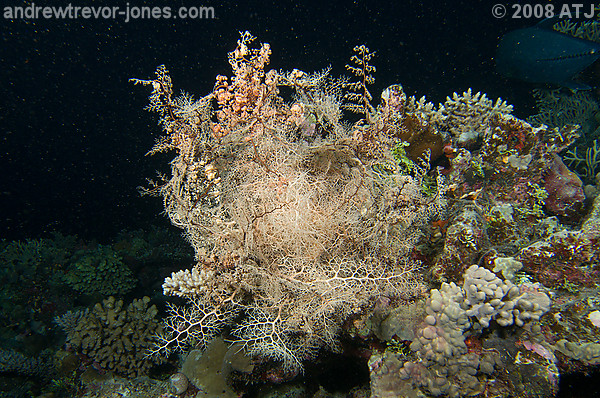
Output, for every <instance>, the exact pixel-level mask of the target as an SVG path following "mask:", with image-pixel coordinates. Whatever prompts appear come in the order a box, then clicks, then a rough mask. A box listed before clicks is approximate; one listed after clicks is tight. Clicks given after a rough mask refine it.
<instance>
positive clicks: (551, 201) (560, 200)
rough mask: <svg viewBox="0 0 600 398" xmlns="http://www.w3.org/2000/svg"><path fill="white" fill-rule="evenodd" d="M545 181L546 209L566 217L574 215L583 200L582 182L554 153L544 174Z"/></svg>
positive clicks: (581, 205)
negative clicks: (546, 193)
mask: <svg viewBox="0 0 600 398" xmlns="http://www.w3.org/2000/svg"><path fill="white" fill-rule="evenodd" d="M545 182H546V185H545V189H546V192H548V198H547V199H546V209H547V210H549V211H551V212H553V213H554V214H558V215H560V216H566V217H572V216H575V215H576V214H578V213H579V212H580V211H581V209H582V208H583V203H584V201H585V194H584V191H583V182H582V181H581V179H580V178H579V177H578V176H577V174H575V173H574V172H572V171H571V170H569V169H568V168H567V166H565V164H564V163H563V161H562V159H561V158H560V157H559V156H558V155H556V154H554V158H553V162H552V163H551V165H550V168H549V169H548V171H547V173H546V175H545Z"/></svg>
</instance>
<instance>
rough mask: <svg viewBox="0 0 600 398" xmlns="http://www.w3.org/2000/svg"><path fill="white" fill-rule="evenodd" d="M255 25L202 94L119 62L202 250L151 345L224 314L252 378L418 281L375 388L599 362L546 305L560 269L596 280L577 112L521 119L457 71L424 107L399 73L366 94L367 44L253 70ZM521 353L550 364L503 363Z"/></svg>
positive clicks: (402, 305)
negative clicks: (139, 96) (333, 65)
mask: <svg viewBox="0 0 600 398" xmlns="http://www.w3.org/2000/svg"><path fill="white" fill-rule="evenodd" d="M253 39H254V38H253V37H252V36H251V35H250V34H249V33H247V32H246V33H243V34H242V35H241V38H240V40H239V41H238V44H237V47H236V49H235V50H234V51H232V52H231V53H229V63H230V65H231V67H232V71H233V75H232V77H231V78H227V77H224V76H217V78H216V83H215V87H214V90H213V92H211V93H210V94H208V95H207V96H205V97H202V98H200V99H197V100H195V99H193V98H192V96H191V95H189V94H186V93H184V94H182V95H180V96H179V97H174V95H173V87H172V82H171V78H170V77H169V74H168V71H167V69H166V68H165V67H164V66H160V67H159V68H158V70H157V72H156V78H155V79H152V80H137V79H133V81H134V83H140V84H144V85H148V86H150V87H151V88H152V93H151V96H150V105H149V109H150V110H152V111H154V112H157V113H158V114H159V116H160V124H161V125H162V127H163V129H164V131H165V136H164V137H163V138H161V139H160V140H159V141H157V143H156V145H155V146H154V148H153V149H152V151H151V153H157V152H163V151H168V150H174V151H175V152H176V157H175V159H174V160H173V161H172V162H171V176H169V177H165V178H164V179H163V180H162V181H159V182H156V183H154V184H153V185H152V186H151V187H150V188H149V189H148V190H147V193H150V194H156V195H160V196H162V198H163V201H164V206H165V211H166V214H167V215H168V216H169V218H170V220H171V222H172V223H173V224H174V225H176V226H178V227H180V228H182V229H183V230H184V232H185V237H186V238H187V240H188V241H189V243H190V244H191V245H192V246H193V248H194V250H195V254H196V260H197V263H196V265H194V266H193V267H192V268H191V269H188V270H182V271H180V272H175V273H173V274H172V275H171V276H170V277H169V278H167V279H166V280H165V282H164V284H163V291H164V293H165V294H166V295H171V296H179V297H183V298H184V299H185V300H186V301H187V306H184V307H178V306H174V305H173V306H171V307H170V316H169V317H168V319H167V321H166V324H165V328H164V333H163V334H161V335H160V337H159V341H158V344H157V345H156V347H155V348H154V352H155V353H156V354H161V353H164V352H171V351H173V350H180V351H186V350H189V349H192V348H205V347H207V346H208V344H209V342H210V341H211V340H213V339H214V338H215V337H217V336H219V335H221V334H222V333H226V334H227V338H229V339H231V340H234V341H236V342H237V343H236V344H237V345H238V347H243V349H244V351H245V353H246V355H247V356H249V357H252V358H253V359H254V361H255V364H257V365H259V366H255V367H253V369H254V370H253V372H255V374H254V376H255V377H257V378H258V377H261V372H263V374H262V376H265V374H267V373H269V372H273V370H272V369H273V367H275V368H277V367H279V369H280V373H278V374H279V376H278V380H280V381H283V380H289V379H291V378H293V377H294V376H296V375H297V374H299V373H300V372H302V371H303V369H304V367H305V366H306V365H307V364H308V363H309V361H310V360H311V359H314V358H315V357H316V356H317V355H318V354H319V352H321V349H323V348H325V349H327V350H330V351H334V352H340V351H341V350H342V349H343V345H342V344H341V337H342V336H348V335H352V334H353V333H354V332H353V330H352V327H350V326H348V325H354V327H358V326H357V325H363V326H364V325H367V326H364V327H366V328H367V330H362V331H361V332H360V333H359V335H361V336H363V338H365V339H366V340H365V341H372V339H373V338H374V336H376V335H377V336H381V335H385V333H383V332H381V330H382V328H384V326H383V325H385V324H386V321H385V319H388V318H389V319H393V316H392V315H393V314H398V313H402V311H405V310H406V308H408V306H407V304H408V303H409V302H411V301H417V302H420V303H422V302H423V301H424V300H420V299H422V298H423V297H424V296H425V297H426V305H420V306H418V308H420V309H419V310H418V311H417V314H416V315H414V316H412V318H409V319H411V322H412V325H411V327H408V328H407V330H408V331H407V332H406V333H405V334H404V335H403V337H402V338H401V340H404V341H406V342H407V346H408V344H409V345H410V349H407V350H391V349H388V350H385V351H382V350H377V349H373V351H372V355H371V359H370V360H369V364H370V372H371V393H372V396H374V397H396V396H418V394H421V395H422V394H429V395H433V396H466V395H469V396H472V395H477V394H483V393H485V394H488V395H487V396H511V394H517V395H519V396H540V394H541V395H542V396H543V395H544V394H550V395H552V394H553V393H555V392H556V390H557V383H556V377H554V376H556V375H557V374H558V372H559V371H567V369H568V366H566V364H570V363H572V362H573V361H576V362H578V363H580V364H582V366H590V365H594V364H597V363H598V362H600V354H599V355H597V354H598V353H599V350H600V348H599V346H598V344H595V343H593V342H591V341H589V340H585V341H583V340H581V341H579V340H578V341H571V340H573V339H574V335H572V334H571V335H569V336H568V337H566V334H564V333H563V334H561V333H559V332H556V330H558V329H557V328H550V324H551V323H550V322H549V321H548V320H547V319H548V317H549V316H553V317H558V316H560V311H559V310H558V309H556V308H555V306H554V304H553V301H554V300H557V299H558V298H559V297H563V296H565V295H567V292H565V291H564V290H563V289H562V287H563V286H564V283H574V284H577V285H579V284H584V285H586V286H594V283H597V282H598V254H599V252H600V249H599V248H598V246H599V245H598V238H599V235H600V233H599V232H598V228H597V226H598V223H599V222H598V213H599V211H600V210H599V208H600V199H596V201H595V203H594V205H593V207H594V209H593V211H592V213H591V215H590V216H588V217H587V218H586V219H585V223H584V225H583V227H582V228H581V229H574V228H577V225H579V224H580V223H581V219H582V215H583V212H582V211H580V210H582V209H583V208H584V207H583V206H584V199H585V197H584V196H583V191H582V187H581V181H579V182H578V181H577V179H576V178H575V177H573V175H572V174H569V173H570V172H569V170H568V169H567V168H566V166H565V165H564V164H563V163H562V161H561V160H560V157H559V156H558V154H559V153H560V152H561V151H563V150H564V149H565V148H567V147H568V146H569V145H570V144H571V143H572V142H573V141H574V140H575V138H576V137H577V134H578V133H577V127H573V126H566V127H564V128H560V129H559V128H554V129H550V128H547V127H545V126H541V127H534V126H532V125H530V124H528V123H526V122H524V121H522V120H519V119H518V118H516V117H514V116H512V115H511V112H512V107H511V106H509V105H507V104H506V103H505V102H503V101H501V100H497V101H496V102H493V101H491V100H489V99H488V98H487V97H486V96H485V95H482V94H480V93H476V94H473V93H472V91H471V90H469V91H467V92H465V93H463V94H462V95H458V94H456V93H454V95H453V97H452V98H450V97H449V98H447V100H446V102H445V103H444V104H440V105H439V106H438V107H436V106H434V105H433V104H431V103H428V102H426V100H425V98H424V97H423V98H421V99H416V98H415V97H407V96H406V94H405V93H404V91H403V89H402V86H400V85H394V86H390V87H389V88H388V89H386V90H385V91H384V92H383V93H382V95H381V103H380V104H379V105H378V106H377V107H374V106H372V105H371V101H372V96H371V94H370V92H369V90H368V85H369V84H371V83H372V82H373V81H374V79H373V77H372V74H373V72H374V71H375V68H374V67H373V66H372V65H371V58H372V53H370V52H369V50H368V49H367V48H366V47H364V46H359V47H356V48H355V55H354V56H353V57H352V59H351V61H352V64H351V65H348V66H347V69H348V70H349V71H350V72H351V73H352V74H353V75H355V76H356V77H357V78H358V81H356V82H353V81H350V80H348V79H334V78H332V77H331V76H329V72H330V71H329V70H328V69H327V70H324V71H322V72H317V73H312V74H307V73H305V72H302V71H299V70H297V69H294V70H292V71H291V72H278V71H275V70H270V71H267V70H266V67H267V65H268V64H269V58H270V55H271V49H270V46H269V45H268V44H262V45H261V46H260V47H258V48H253V47H252V46H251V43H252V41H253ZM281 87H288V88H290V89H291V91H293V95H292V96H291V98H286V99H284V98H283V97H282V96H281V94H280V88H281ZM344 92H346V94H345V95H344ZM344 110H350V111H355V112H357V113H359V114H361V116H362V118H361V120H360V121H359V122H357V123H355V124H353V125H351V124H349V123H348V122H346V121H344V120H343V115H344ZM434 160H435V162H436V164H439V165H441V166H443V167H441V166H440V167H437V168H434V167H431V164H432V163H433V162H434ZM560 184H563V186H561V185H560ZM565 186H567V187H568V188H569V190H566V189H565ZM575 206H579V207H578V209H579V211H573V210H574V209H575ZM434 221H435V222H434ZM563 223H568V225H567V224H563ZM594 226H595V227H594ZM582 253H583V254H582ZM542 264H543V267H545V268H546V269H542V268H541V267H540V265H542ZM550 275H551V276H552V277H550ZM540 282H542V283H543V285H542V284H541V283H540ZM440 283H441V286H440ZM430 287H433V288H432V289H431V291H430V292H429V293H427V292H428V291H429V288H430ZM435 287H437V288H435ZM589 294H592V295H595V296H594V297H597V296H598V292H597V291H596V290H594V291H592V292H591V293H589ZM566 297H567V298H565V300H569V298H568V297H570V296H566ZM599 301H600V300H598V301H596V303H597V302H599ZM594 305H596V306H597V304H594ZM594 305H590V311H589V312H592V310H593V308H592V307H594ZM596 310H597V308H596ZM366 319H368V320H369V321H368V322H366V321H365V322H362V320H366ZM404 319H406V318H404ZM350 321H352V322H350ZM363 326H361V327H363ZM386 327H391V326H389V325H388V326H386ZM396 328H397V327H396ZM378 330H379V331H378ZM507 330H509V331H510V332H506V331H507ZM354 334H355V333H354ZM507 334H508V335H509V337H506V336H507ZM387 335H388V337H389V338H398V336H396V337H392V336H391V335H390V334H389V333H388V334H387ZM365 336H370V337H368V338H367V337H365ZM565 338H570V339H571V340H565V341H568V343H564V342H563V343H561V341H562V340H561V339H565ZM369 339H370V340H369ZM411 340H412V343H411V342H410V341H411ZM520 342H527V343H526V344H525V343H520ZM357 344H358V343H357ZM589 344H592V346H589ZM594 344H595V345H594ZM584 346H585V347H587V348H586V349H587V351H586V352H591V353H592V354H590V355H588V356H582V355H580V353H579V351H578V350H579V348H581V347H584ZM527 347H529V348H527ZM531 347H537V349H536V351H535V352H545V353H546V354H545V355H544V357H542V356H539V355H537V356H536V354H535V353H534V352H532V351H530V349H531ZM544 350H545V351H544ZM548 353H552V355H550V354H548ZM524 358H527V359H526V360H524ZM548 358H552V360H551V362H552V364H551V365H552V367H550V365H548V363H547V362H546V361H547V360H548ZM531 367H533V368H535V372H538V373H537V374H545V375H546V376H547V377H532V378H519V377H518V376H517V375H519V374H526V373H527V372H532V371H533V370H531V369H530V368H531ZM507 369H508V370H510V369H512V370H514V372H513V373H511V372H510V371H508V370H507ZM542 369H544V370H543V371H542ZM544 372H545V373H544ZM553 372H554V373H553ZM271 374H272V373H271ZM552 375H554V376H552ZM265 378H266V377H265Z"/></svg>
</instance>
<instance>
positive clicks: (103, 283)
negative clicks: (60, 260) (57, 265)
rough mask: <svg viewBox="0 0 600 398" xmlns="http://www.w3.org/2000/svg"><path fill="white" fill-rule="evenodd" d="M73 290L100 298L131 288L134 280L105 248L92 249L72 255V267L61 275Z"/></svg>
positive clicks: (109, 249)
mask: <svg viewBox="0 0 600 398" xmlns="http://www.w3.org/2000/svg"><path fill="white" fill-rule="evenodd" d="M65 280H66V282H67V284H68V285H69V286H71V287H72V288H73V289H75V290H77V291H79V292H82V293H86V294H94V293H100V294H101V295H103V296H110V295H113V294H116V295H120V294H125V293H127V292H129V291H130V290H131V289H133V288H134V287H135V283H136V280H135V278H133V274H132V272H131V270H130V269H129V268H128V267H127V265H125V264H124V263H123V260H122V259H121V257H120V256H119V255H118V254H117V253H116V252H115V251H114V250H113V249H112V248H111V247H108V246H102V245H99V246H98V247H97V248H96V249H95V250H93V251H90V250H82V251H79V252H77V253H75V254H74V259H73V265H72V266H71V269H70V270H69V271H68V272H67V273H66V274H65Z"/></svg>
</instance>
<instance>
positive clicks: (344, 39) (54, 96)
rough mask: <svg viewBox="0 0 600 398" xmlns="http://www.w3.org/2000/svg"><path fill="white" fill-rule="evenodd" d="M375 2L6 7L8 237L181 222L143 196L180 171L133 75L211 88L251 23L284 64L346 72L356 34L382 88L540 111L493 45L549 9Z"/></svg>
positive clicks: (3, 173) (198, 89)
mask: <svg viewBox="0 0 600 398" xmlns="http://www.w3.org/2000/svg"><path fill="white" fill-rule="evenodd" d="M366 3H367V2H364V3H363V2H360V3H353V2H350V1H348V2H341V1H340V2H331V1H312V2H297V3H295V4H294V3H289V4H286V3H283V2H280V1H271V2H269V1H266V2H260V3H255V4H249V3H245V2H240V4H238V5H233V4H227V3H223V2H221V1H212V2H211V1H210V0H208V1H207V0H186V1H184V2H169V3H165V4H169V5H170V6H172V7H173V9H175V8H176V7H177V6H179V5H184V6H188V7H190V6H207V7H214V10H215V16H216V18H215V19H203V20H164V19H163V20H132V21H130V22H128V23H125V22H124V21H123V18H117V19H116V20H112V19H110V20H104V19H100V20H93V19H81V18H80V19H77V20H44V19H37V20H7V19H2V20H1V21H0V37H1V40H0V130H1V131H0V137H1V138H0V225H1V228H0V233H1V237H2V238H7V239H11V240H12V239H23V238H38V237H45V236H47V234H48V233H49V232H50V231H53V230H58V231H61V232H63V233H65V234H77V235H79V236H80V237H82V238H87V239H89V238H95V239H99V240H100V241H102V240H106V239H108V238H110V237H112V236H114V235H115V234H116V233H117V232H118V231H120V230H122V229H136V228H140V227H147V226H148V225H149V224H156V225H165V224H166V223H168V222H167V221H166V220H165V219H164V217H163V216H161V215H160V212H161V210H162V208H161V203H160V200H158V199H152V198H141V197H140V196H139V194H138V193H137V190H136V187H137V186H139V185H143V184H144V183H145V178H147V177H154V176H155V175H156V170H161V171H167V161H168V159H170V157H168V156H166V157H165V156H162V157H161V156H158V157H153V158H150V157H145V156H144V154H145V153H146V152H147V151H148V150H149V149H150V148H151V146H152V144H153V142H154V140H155V139H156V138H157V137H158V136H159V135H160V131H159V128H158V126H157V125H156V118H155V116H154V115H152V114H149V113H147V112H145V111H144V110H143V107H144V106H145V105H146V104H147V94H148V90H147V88H142V87H139V86H137V87H134V86H133V85H131V84H130V83H128V81H127V80H128V79H129V78H131V77H138V78H150V77H152V76H153V72H154V70H155V68H156V66H157V65H160V64H166V65H167V68H168V69H169V70H170V71H171V75H172V78H173V82H174V85H175V89H176V91H177V92H179V90H182V89H185V90H186V91H188V92H191V93H193V94H195V95H196V96H200V95H205V94H207V93H209V92H210V91H211V89H212V87H213V84H214V78H215V76H216V75H217V74H226V75H230V74H231V71H230V68H229V65H228V63H227V52H228V51H231V50H232V49H234V48H235V45H236V40H237V39H238V37H239V34H238V31H244V30H250V31H251V32H252V34H253V35H254V36H257V37H258V40H259V41H263V42H269V43H270V44H271V46H272V50H273V56H272V62H271V67H273V68H276V69H286V70H291V69H293V68H299V69H302V70H305V71H313V70H320V69H323V68H325V67H327V66H328V65H331V66H332V67H333V72H332V73H333V75H334V76H335V75H341V74H344V73H345V70H344V64H346V63H347V62H348V59H349V57H350V56H351V55H352V48H353V47H354V46H355V45H357V44H362V43H364V44H366V45H367V46H368V47H369V48H370V49H371V50H372V51H376V52H377V57H376V58H375V59H374V61H373V63H374V65H376V67H377V73H376V75H375V78H376V82H375V86H374V87H373V89H372V90H371V91H372V93H373V94H374V95H375V96H376V98H378V96H379V94H378V93H380V92H381V90H382V89H384V88H385V87H387V86H388V85H391V84H393V83H401V84H402V85H403V86H404V88H405V91H406V92H407V93H408V94H409V95H413V94H416V95H417V96H419V97H420V96H422V95H426V96H427V98H428V99H429V100H431V101H433V102H434V103H438V102H440V101H443V100H444V98H445V96H446V95H449V94H451V93H452V92H453V91H457V92H462V91H464V90H466V89H468V88H469V87H472V88H473V90H474V91H482V92H485V93H487V94H488V96H489V97H491V98H496V97H498V96H500V97H502V98H503V99H506V100H508V102H510V103H512V104H514V105H515V106H516V109H515V113H516V114H517V115H518V116H526V115H528V114H530V113H531V107H532V102H533V101H532V98H531V95H530V91H531V89H532V88H533V86H531V85H525V84H522V83H519V82H512V81H507V80H506V79H504V78H503V77H500V76H498V75H497V73H496V72H495V71H494V62H493V56H494V52H495V48H496V45H497V42H498V39H499V37H500V36H501V35H502V34H504V33H505V32H507V31H509V30H511V29H515V28H517V27H522V26H529V25H532V24H534V23H535V22H537V21H538V20H536V19H530V20H524V19H520V20H513V19H511V18H509V17H505V18H502V19H496V18H494V17H493V16H492V5H493V2H479V1H448V2H445V3H443V2H439V1H414V0H410V1H389V2H369V5H367V4H366ZM2 4H3V7H4V6H28V5H31V2H28V1H26V2H23V1H18V0H13V1H3V2H2ZM35 4H36V5H66V4H68V2H66V1H65V2H62V3H61V2H58V1H54V2H39V3H37V2H36V3H35ZM72 4H73V5H81V6H83V5H93V6H113V5H117V6H120V7H122V8H124V7H125V6H126V5H127V4H129V5H130V6H131V7H134V6H144V5H150V6H162V5H163V3H162V2H160V1H157V2H142V1H137V2H136V1H129V2H128V3H127V2H126V1H123V2H115V1H82V2H81V3H72ZM376 102H377V101H376Z"/></svg>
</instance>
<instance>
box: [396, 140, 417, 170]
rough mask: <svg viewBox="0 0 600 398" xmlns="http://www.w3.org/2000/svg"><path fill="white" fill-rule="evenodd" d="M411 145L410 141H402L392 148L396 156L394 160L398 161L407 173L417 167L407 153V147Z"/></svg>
mask: <svg viewBox="0 0 600 398" xmlns="http://www.w3.org/2000/svg"><path fill="white" fill-rule="evenodd" d="M409 145H410V144H409V143H408V142H405V141H400V142H398V143H397V144H396V146H395V147H394V148H393V149H392V156H393V157H394V160H396V162H398V165H399V166H400V168H401V169H402V171H403V172H404V173H406V174H409V173H410V172H411V171H412V170H413V169H414V167H415V162H413V161H412V160H410V158H409V157H408V155H407V154H406V147H407V146H409Z"/></svg>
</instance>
